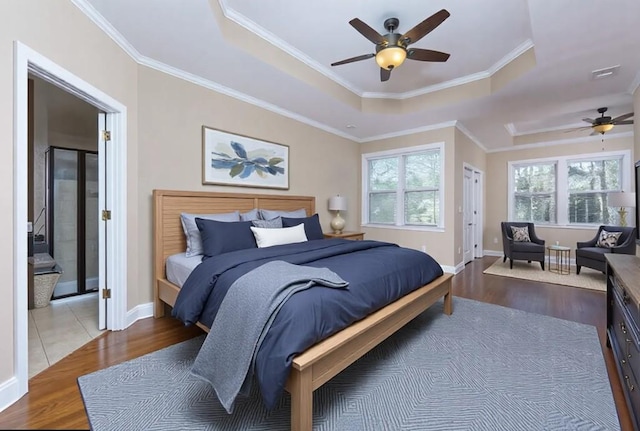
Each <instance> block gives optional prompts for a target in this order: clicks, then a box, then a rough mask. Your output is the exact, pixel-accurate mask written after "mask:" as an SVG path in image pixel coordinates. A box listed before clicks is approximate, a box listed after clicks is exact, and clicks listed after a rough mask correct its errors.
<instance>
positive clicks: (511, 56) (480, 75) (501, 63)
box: [362, 39, 534, 100]
mask: <svg viewBox="0 0 640 431" xmlns="http://www.w3.org/2000/svg"><path fill="white" fill-rule="evenodd" d="M533 46H534V45H533V42H532V41H531V40H530V39H527V40H525V41H524V42H523V43H521V44H520V45H518V46H517V47H516V48H515V49H513V50H512V51H511V52H509V53H508V54H507V55H505V56H504V57H502V58H501V59H500V60H498V61H497V62H496V63H494V64H493V65H492V66H491V67H489V69H487V70H485V71H482V72H477V73H472V74H471V75H465V76H462V77H460V78H456V79H451V80H449V81H446V82H440V83H438V84H434V85H429V86H427V87H423V88H420V89H417V90H412V91H407V92H405V93H375V92H364V93H362V97H363V98H372V99H373V98H375V99H400V100H403V99H410V98H412V97H416V96H422V95H424V94H429V93H434V92H436V91H440V90H446V89H447V88H452V87H457V86H460V85H464V84H468V83H470V82H475V81H479V80H481V79H486V78H491V77H492V76H493V75H494V74H495V73H496V72H498V71H499V70H500V69H502V68H503V67H505V66H506V65H507V64H509V63H511V62H512V61H514V60H515V59H516V58H518V57H519V56H521V55H522V54H524V53H525V52H526V51H527V50H528V49H530V48H532V47H533Z"/></svg>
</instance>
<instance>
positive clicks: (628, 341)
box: [624, 338, 631, 358]
mask: <svg viewBox="0 0 640 431" xmlns="http://www.w3.org/2000/svg"><path fill="white" fill-rule="evenodd" d="M624 341H626V342H627V358H631V353H629V346H631V340H630V339H628V338H625V340H624Z"/></svg>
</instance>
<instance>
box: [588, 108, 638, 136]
mask: <svg viewBox="0 0 640 431" xmlns="http://www.w3.org/2000/svg"><path fill="white" fill-rule="evenodd" d="M605 112H607V108H598V114H600V116H599V117H596V119H595V120H594V119H591V118H583V119H582V121H586V122H587V123H590V124H591V125H590V126H585V127H581V128H579V129H577V130H583V129H589V128H591V129H593V132H592V133H591V135H597V134H598V133H600V134H602V135H604V134H605V133H606V132H608V131H609V130H611V129H613V127H614V126H618V125H622V124H633V120H628V119H627V118H630V117H633V112H629V113H627V114H623V115H620V116H618V117H616V118H611V117H609V116H605V115H604V113H605Z"/></svg>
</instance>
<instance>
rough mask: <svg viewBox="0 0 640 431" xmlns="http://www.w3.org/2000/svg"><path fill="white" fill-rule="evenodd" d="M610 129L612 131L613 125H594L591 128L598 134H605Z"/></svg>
mask: <svg viewBox="0 0 640 431" xmlns="http://www.w3.org/2000/svg"><path fill="white" fill-rule="evenodd" d="M611 129H613V124H596V125H595V126H593V130H595V131H596V132H598V133H605V132H608V131H609V130H611Z"/></svg>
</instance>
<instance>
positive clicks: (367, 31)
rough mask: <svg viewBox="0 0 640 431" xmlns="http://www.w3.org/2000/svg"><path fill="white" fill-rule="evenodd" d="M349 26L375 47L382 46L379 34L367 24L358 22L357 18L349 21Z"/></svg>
mask: <svg viewBox="0 0 640 431" xmlns="http://www.w3.org/2000/svg"><path fill="white" fill-rule="evenodd" d="M349 24H351V26H352V27H353V28H355V29H356V30H358V32H359V33H360V34H361V35H363V36H364V37H366V38H367V39H369V40H370V41H371V42H373V43H375V44H376V45H378V44H382V43H383V42H384V38H383V37H382V35H381V34H380V33H378V32H377V31H375V30H374V29H372V28H371V27H369V25H368V24H365V23H364V22H362V21H360V20H359V19H358V18H354V19H352V20H351V21H349Z"/></svg>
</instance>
